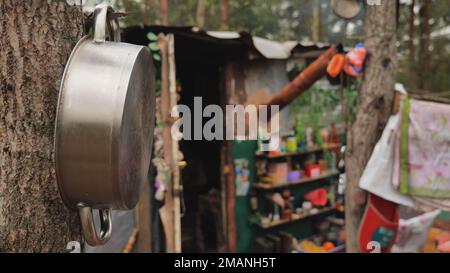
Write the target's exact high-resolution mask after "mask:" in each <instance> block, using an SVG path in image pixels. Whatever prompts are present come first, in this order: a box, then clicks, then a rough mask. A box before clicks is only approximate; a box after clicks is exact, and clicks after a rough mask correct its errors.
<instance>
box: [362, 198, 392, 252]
mask: <svg viewBox="0 0 450 273" xmlns="http://www.w3.org/2000/svg"><path fill="white" fill-rule="evenodd" d="M398 221H399V216H398V212H397V204H395V203H393V202H390V201H387V200H385V199H383V198H381V197H378V196H376V195H374V194H371V193H369V201H368V202H367V206H366V209H365V212H364V215H363V217H362V220H361V225H360V227H359V235H358V236H359V248H360V251H361V252H362V253H369V252H381V253H387V252H390V251H391V248H392V246H393V245H394V243H395V239H396V237H397V228H398ZM374 243H375V244H374ZM377 245H378V247H379V249H377Z"/></svg>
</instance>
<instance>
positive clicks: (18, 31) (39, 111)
mask: <svg viewBox="0 0 450 273" xmlns="http://www.w3.org/2000/svg"><path fill="white" fill-rule="evenodd" d="M0 14H2V16H1V18H0V116H1V119H0V252H63V251H65V249H66V245H67V243H68V242H69V241H79V240H80V238H81V237H80V225H79V218H78V214H77V213H76V212H73V211H69V210H68V209H67V208H66V207H65V206H64V205H63V203H62V201H61V199H60V195H59V192H58V187H57V183H56V178H55V168H54V156H53V131H54V125H55V123H54V121H55V112H56V105H57V100H58V90H59V82H60V79H61V76H62V73H63V69H64V65H65V62H66V60H67V58H68V56H69V54H70V52H71V50H72V48H73V46H74V45H75V43H76V42H77V40H78V39H79V38H80V37H81V35H82V29H83V28H82V24H83V22H82V13H81V10H80V8H79V7H69V6H68V5H67V4H66V3H65V2H64V1H47V0H36V1H32V2H29V1H15V0H2V1H0Z"/></svg>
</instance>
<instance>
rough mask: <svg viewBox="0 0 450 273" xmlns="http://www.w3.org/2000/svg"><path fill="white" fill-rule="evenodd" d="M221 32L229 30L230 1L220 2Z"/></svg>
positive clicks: (221, 0)
mask: <svg viewBox="0 0 450 273" xmlns="http://www.w3.org/2000/svg"><path fill="white" fill-rule="evenodd" d="M220 30H228V0H220Z"/></svg>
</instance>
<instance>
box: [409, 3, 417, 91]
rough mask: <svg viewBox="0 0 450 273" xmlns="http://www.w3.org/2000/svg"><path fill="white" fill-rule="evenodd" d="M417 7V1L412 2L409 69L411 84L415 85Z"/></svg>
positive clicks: (410, 10)
mask: <svg viewBox="0 0 450 273" xmlns="http://www.w3.org/2000/svg"><path fill="white" fill-rule="evenodd" d="M415 5H416V0H412V3H411V6H410V7H409V42H408V47H409V67H410V68H409V69H410V75H411V82H412V83H415V74H416V71H415V70H416V46H415V44H414V38H415V33H416V27H415V25H414V21H415V20H416V14H415V12H414V6H415Z"/></svg>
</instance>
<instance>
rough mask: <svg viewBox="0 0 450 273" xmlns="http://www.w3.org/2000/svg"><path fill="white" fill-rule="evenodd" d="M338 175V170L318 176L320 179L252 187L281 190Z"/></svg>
mask: <svg viewBox="0 0 450 273" xmlns="http://www.w3.org/2000/svg"><path fill="white" fill-rule="evenodd" d="M337 175H339V172H338V171H337V170H334V171H325V172H324V173H323V174H322V175H321V176H318V177H305V178H302V179H300V180H298V181H294V182H285V183H277V184H269V183H255V184H253V185H252V187H253V188H255V189H261V190H275V189H280V188H286V187H291V186H298V185H301V184H307V183H311V182H316V181H319V180H324V179H326V178H330V177H333V176H337Z"/></svg>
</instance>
